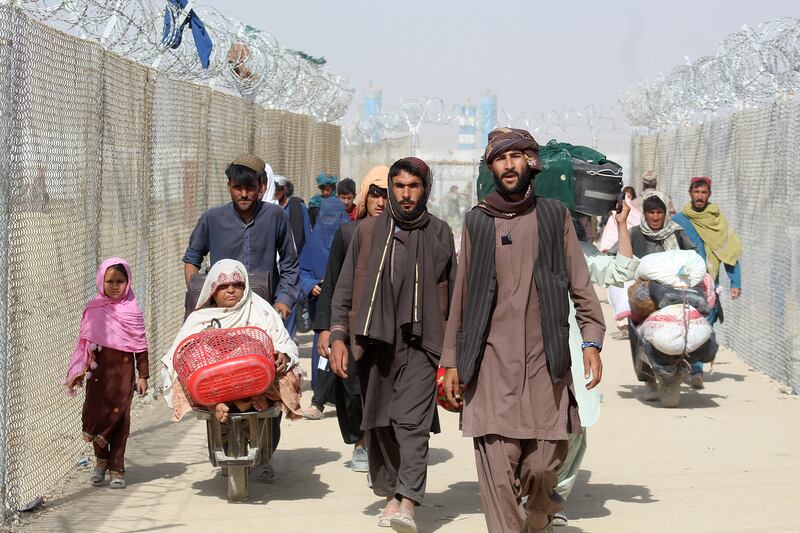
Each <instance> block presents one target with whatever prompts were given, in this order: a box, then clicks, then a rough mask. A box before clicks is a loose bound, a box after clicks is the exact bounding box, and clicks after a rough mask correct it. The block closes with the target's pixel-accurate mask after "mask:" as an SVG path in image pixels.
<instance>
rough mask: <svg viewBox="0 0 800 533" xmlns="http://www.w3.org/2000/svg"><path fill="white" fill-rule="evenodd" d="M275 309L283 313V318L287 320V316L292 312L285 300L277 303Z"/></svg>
mask: <svg viewBox="0 0 800 533" xmlns="http://www.w3.org/2000/svg"><path fill="white" fill-rule="evenodd" d="M275 310H276V311H277V312H278V313H279V314H280V315H281V320H286V317H287V316H289V313H291V312H292V310H291V309H289V306H288V305H286V304H285V303H283V302H278V303H276V304H275Z"/></svg>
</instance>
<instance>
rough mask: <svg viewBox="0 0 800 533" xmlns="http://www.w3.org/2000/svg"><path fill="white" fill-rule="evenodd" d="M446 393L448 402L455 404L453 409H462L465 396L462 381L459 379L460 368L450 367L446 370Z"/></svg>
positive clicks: (444, 384)
mask: <svg viewBox="0 0 800 533" xmlns="http://www.w3.org/2000/svg"><path fill="white" fill-rule="evenodd" d="M442 385H443V386H444V395H445V397H447V402H448V403H449V404H450V405H452V406H453V409H461V405H462V404H463V398H462V397H461V383H459V381H458V369H457V368H448V369H447V370H445V371H444V381H443V382H442Z"/></svg>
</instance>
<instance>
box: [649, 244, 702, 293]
mask: <svg viewBox="0 0 800 533" xmlns="http://www.w3.org/2000/svg"><path fill="white" fill-rule="evenodd" d="M705 275H706V262H705V261H703V258H702V257H700V255H699V254H698V253H697V252H694V251H692V250H670V251H668V252H658V253H655V254H650V255H647V256H645V257H643V258H642V261H641V262H640V263H639V268H637V269H636V278H637V279H649V280H653V281H658V282H660V283H663V284H664V285H669V286H670V287H694V286H696V285H697V284H698V283H700V282H701V281H702V280H703V278H704V277H705Z"/></svg>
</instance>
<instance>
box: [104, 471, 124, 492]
mask: <svg viewBox="0 0 800 533" xmlns="http://www.w3.org/2000/svg"><path fill="white" fill-rule="evenodd" d="M108 486H109V487H111V488H112V489H124V488H125V487H127V486H128V484H127V483H125V474H120V473H119V472H111V483H109V485H108Z"/></svg>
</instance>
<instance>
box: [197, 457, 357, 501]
mask: <svg viewBox="0 0 800 533" xmlns="http://www.w3.org/2000/svg"><path fill="white" fill-rule="evenodd" d="M341 457H342V454H340V453H339V452H334V451H331V450H328V449H326V448H299V449H295V450H281V449H280V448H279V449H278V451H277V452H275V456H274V457H273V459H272V466H273V468H274V470H275V478H274V479H272V480H270V481H267V482H263V481H257V480H256V478H255V477H254V476H251V477H250V483H249V486H248V499H247V501H246V502H244V505H247V504H256V505H263V504H266V503H267V502H270V501H276V500H278V501H288V500H303V499H310V500H313V499H321V498H323V497H324V496H325V495H327V494H328V493H330V492H331V490H330V486H329V485H328V484H327V483H324V482H322V480H321V479H320V475H319V474H318V473H315V472H314V470H315V469H316V468H317V467H318V466H319V465H323V464H325V463H330V462H332V461H338V460H339V459H341ZM192 489H194V490H195V491H197V495H198V496H207V497H216V498H219V499H222V500H226V499H227V498H228V481H227V479H226V478H224V477H222V476H221V475H220V474H219V469H217V468H213V467H211V465H210V464H209V471H208V479H204V480H203V481H196V482H194V483H193V484H192Z"/></svg>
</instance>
